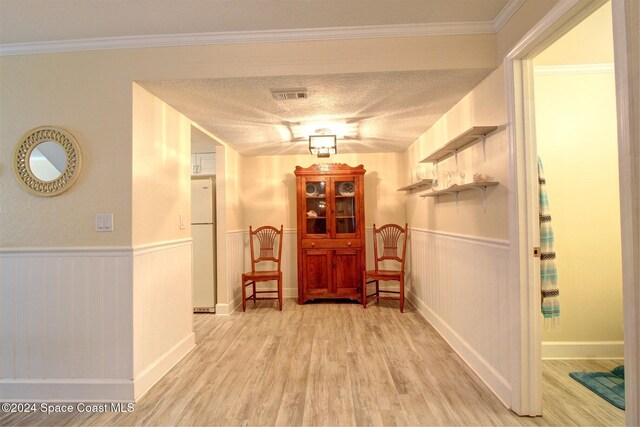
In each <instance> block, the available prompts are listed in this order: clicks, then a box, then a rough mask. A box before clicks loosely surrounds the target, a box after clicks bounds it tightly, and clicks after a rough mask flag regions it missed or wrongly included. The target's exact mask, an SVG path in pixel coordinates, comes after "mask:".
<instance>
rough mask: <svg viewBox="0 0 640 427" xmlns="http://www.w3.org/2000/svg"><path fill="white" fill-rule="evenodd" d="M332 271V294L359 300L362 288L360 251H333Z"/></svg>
mask: <svg viewBox="0 0 640 427" xmlns="http://www.w3.org/2000/svg"><path fill="white" fill-rule="evenodd" d="M333 270H334V272H335V279H334V287H335V289H334V290H333V292H335V293H336V294H338V295H340V296H350V297H351V298H357V299H358V300H359V299H360V291H359V289H361V286H362V283H361V281H362V271H361V270H362V268H361V265H360V251H359V250H356V249H337V250H335V251H334V259H333Z"/></svg>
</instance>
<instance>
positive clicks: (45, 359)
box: [0, 248, 134, 401]
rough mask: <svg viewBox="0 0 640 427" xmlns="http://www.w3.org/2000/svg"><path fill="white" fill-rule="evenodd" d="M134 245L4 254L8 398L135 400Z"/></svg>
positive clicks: (1, 380) (2, 374)
mask: <svg viewBox="0 0 640 427" xmlns="http://www.w3.org/2000/svg"><path fill="white" fill-rule="evenodd" d="M132 278H133V274H132V250H131V248H52V249H43V248H37V249H30V248H21V249H3V250H0V290H1V292H0V319H1V321H0V324H1V326H0V328H1V331H0V333H1V334H2V342H1V346H2V348H1V349H0V400H4V401H26V400H29V401H54V400H55V401H68V400H79V399H81V400H83V401H116V400H117V401H131V400H133V398H134V395H133V384H132V378H133V359H132V354H133V336H132V321H133V319H132V311H133V310H132V297H133V295H132V292H131V288H132Z"/></svg>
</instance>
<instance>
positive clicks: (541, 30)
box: [504, 0, 640, 425]
mask: <svg viewBox="0 0 640 427" xmlns="http://www.w3.org/2000/svg"><path fill="white" fill-rule="evenodd" d="M605 1H606V0H583V1H580V0H562V1H560V2H559V3H558V4H557V5H556V6H555V7H554V8H553V9H552V10H551V11H550V12H549V13H548V14H547V15H546V16H545V17H544V18H543V19H542V20H541V21H540V22H539V23H538V24H537V25H536V26H535V27H534V28H532V29H531V30H530V31H529V32H528V33H527V34H526V35H525V36H524V37H523V39H522V40H521V41H520V42H519V43H518V44H517V45H516V46H515V47H514V48H513V50H512V51H511V52H510V53H509V54H508V55H507V56H506V57H505V61H504V66H505V84H506V96H507V100H506V102H507V109H508V114H509V188H510V189H511V191H512V197H510V201H509V235H510V242H511V247H510V260H509V261H510V263H509V265H510V267H511V268H510V272H509V279H510V281H509V283H512V284H513V291H514V292H513V301H514V302H515V304H514V307H513V312H512V313H511V318H510V320H511V322H512V324H513V325H515V327H514V328H513V331H512V336H511V339H512V342H513V343H514V344H513V352H512V355H511V362H512V370H511V373H512V378H513V387H512V399H511V405H512V409H513V410H514V411H515V412H516V413H518V414H520V415H531V416H535V415H541V414H542V364H541V347H542V345H541V339H540V337H541V331H540V328H541V322H540V292H539V288H538V287H537V286H536V283H539V279H538V278H537V271H538V270H537V268H536V263H537V260H535V259H533V248H534V247H535V246H538V242H539V236H538V233H537V226H535V225H536V224H537V212H538V207H537V197H538V196H537V180H536V179H535V177H537V167H536V151H535V135H534V129H535V127H534V123H533V114H532V111H533V88H532V85H531V82H532V78H533V77H532V71H533V70H532V65H531V60H530V59H529V58H532V57H534V56H535V55H536V54H537V53H539V52H540V51H542V50H543V49H545V48H546V47H548V46H549V45H550V44H551V43H553V42H554V41H555V40H557V39H558V38H559V37H561V36H562V35H563V34H564V33H566V32H567V31H568V30H570V29H571V28H573V27H574V26H575V25H576V24H577V23H578V22H580V21H582V20H583V19H584V18H585V17H586V16H588V15H590V14H591V13H593V11H595V10H596V9H597V8H598V7H600V6H602V5H603V4H604V3H605ZM612 6H613V28H614V44H615V69H616V102H617V106H618V113H617V114H618V150H619V169H620V200H621V206H620V213H621V232H622V259H623V299H624V333H625V372H626V379H625V384H626V401H627V409H626V417H627V421H626V422H627V425H638V424H639V421H640V415H639V409H638V403H637V402H638V397H639V394H638V388H639V386H640V385H639V380H638V376H639V374H640V366H639V365H640V360H639V358H640V338H639V336H638V335H639V331H640V327H639V326H638V323H639V321H640V290H639V289H638V288H639V284H640V143H639V141H638V138H639V133H640V132H639V130H638V128H639V125H638V122H639V121H640V118H639V116H640V110H639V107H638V100H639V98H640V91H639V87H638V86H639V85H640V83H639V82H638V56H639V54H640V52H638V50H639V44H638V38H639V36H638V21H639V20H640V18H639V15H640V7H639V2H637V0H612ZM634 77H635V80H634Z"/></svg>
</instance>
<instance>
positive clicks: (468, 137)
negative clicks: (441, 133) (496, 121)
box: [420, 126, 498, 166]
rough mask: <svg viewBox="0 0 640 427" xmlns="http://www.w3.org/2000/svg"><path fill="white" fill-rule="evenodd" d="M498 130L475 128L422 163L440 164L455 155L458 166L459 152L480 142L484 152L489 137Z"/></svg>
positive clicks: (494, 127)
mask: <svg viewBox="0 0 640 427" xmlns="http://www.w3.org/2000/svg"><path fill="white" fill-rule="evenodd" d="M496 129H498V127H497V126H474V127H472V128H471V129H469V130H467V131H466V132H463V133H461V134H460V135H458V136H457V137H455V138H453V139H452V140H451V141H449V142H448V143H446V144H445V145H444V146H442V147H440V148H439V149H437V150H436V151H434V152H433V153H431V155H429V157H427V158H425V159H423V160H421V161H420V163H438V162H440V161H442V160H444V159H446V158H449V157H451V156H453V155H455V156H456V166H457V163H458V152H460V151H462V150H465V149H467V148H469V147H471V146H473V145H474V144H476V143H478V142H480V141H482V145H483V150H484V144H485V142H486V138H487V135H488V134H490V133H491V132H493V131H494V130H496ZM485 158H486V153H485Z"/></svg>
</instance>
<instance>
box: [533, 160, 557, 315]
mask: <svg viewBox="0 0 640 427" xmlns="http://www.w3.org/2000/svg"><path fill="white" fill-rule="evenodd" d="M546 185H547V181H546V179H545V177H544V170H543V168H542V161H541V160H540V158H539V157H538V191H539V194H538V198H539V203H540V287H541V288H542V315H543V316H544V318H545V319H553V318H558V317H560V301H559V300H558V295H560V290H559V289H558V272H557V270H556V253H555V251H554V249H553V244H554V236H553V228H552V227H551V213H550V212H549V198H548V197H547V190H546Z"/></svg>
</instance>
